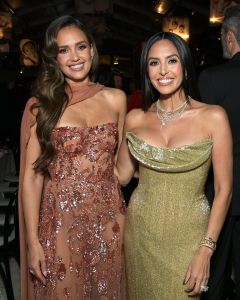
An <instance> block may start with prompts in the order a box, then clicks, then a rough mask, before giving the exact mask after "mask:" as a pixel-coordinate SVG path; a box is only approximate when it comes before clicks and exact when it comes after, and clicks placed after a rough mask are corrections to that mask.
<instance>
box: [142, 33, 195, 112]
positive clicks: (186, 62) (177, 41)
mask: <svg viewBox="0 0 240 300" xmlns="http://www.w3.org/2000/svg"><path fill="white" fill-rule="evenodd" d="M163 39H167V40H169V41H170V42H172V43H173V44H174V46H175V47H176V49H177V51H178V53H179V57H180V62H181V65H182V72H183V81H182V88H183V90H184V93H185V95H186V96H188V95H189V96H191V97H192V98H198V96H199V95H198V90H197V85H196V76H195V70H194V65H193V61H192V56H191V53H190V49H189V47H188V45H187V43H186V42H185V41H184V40H183V39H182V38H181V37H180V36H178V35H177V34H175V33H172V32H158V33H156V34H154V35H153V36H152V37H150V38H149V39H148V41H147V42H146V44H145V46H144V48H143V50H142V54H141V62H140V73H141V86H142V92H143V99H142V109H143V110H144V111H147V110H148V108H149V107H150V106H151V105H152V103H153V102H155V101H156V100H157V99H158V98H159V96H160V95H159V92H158V91H157V90H156V89H155V88H154V86H153V85H152V84H151V81H150V79H149V76H148V53H149V51H150V49H151V47H152V46H153V45H154V44H155V43H156V42H158V41H160V40H163Z"/></svg>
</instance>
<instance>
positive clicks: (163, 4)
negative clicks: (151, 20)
mask: <svg viewBox="0 0 240 300" xmlns="http://www.w3.org/2000/svg"><path fill="white" fill-rule="evenodd" d="M168 8H169V3H168V2H167V1H166V0H161V1H159V2H158V4H157V5H156V6H155V11H156V12H157V13H159V14H165V13H166V11H167V10H168Z"/></svg>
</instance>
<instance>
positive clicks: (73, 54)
mask: <svg viewBox="0 0 240 300" xmlns="http://www.w3.org/2000/svg"><path fill="white" fill-rule="evenodd" d="M71 60H72V61H78V60H79V55H78V52H77V51H76V50H75V49H72V51H71Z"/></svg>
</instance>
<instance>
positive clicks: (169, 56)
mask: <svg viewBox="0 0 240 300" xmlns="http://www.w3.org/2000/svg"><path fill="white" fill-rule="evenodd" d="M174 56H176V57H178V58H179V55H178V54H170V55H168V56H166V58H171V57H174ZM150 59H159V58H158V57H149V58H148V60H150Z"/></svg>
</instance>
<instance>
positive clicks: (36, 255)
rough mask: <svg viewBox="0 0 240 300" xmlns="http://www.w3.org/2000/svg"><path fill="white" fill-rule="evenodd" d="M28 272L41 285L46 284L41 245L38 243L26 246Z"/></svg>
mask: <svg viewBox="0 0 240 300" xmlns="http://www.w3.org/2000/svg"><path fill="white" fill-rule="evenodd" d="M28 265H29V272H30V273H31V274H32V275H33V276H35V277H36V278H37V279H38V280H39V281H41V282H42V283H43V284H46V278H45V277H46V276H47V268H46V260H45V255H44V252H43V248H42V245H41V244H40V243H39V241H37V242H35V243H33V244H31V245H29V246H28Z"/></svg>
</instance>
